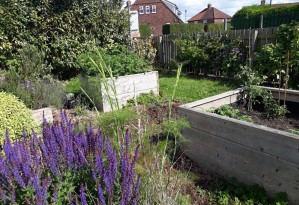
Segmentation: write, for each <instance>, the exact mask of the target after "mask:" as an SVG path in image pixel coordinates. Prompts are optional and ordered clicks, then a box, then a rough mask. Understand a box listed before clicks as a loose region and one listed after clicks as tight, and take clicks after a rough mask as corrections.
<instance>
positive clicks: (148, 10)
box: [145, 6, 151, 14]
mask: <svg viewBox="0 0 299 205" xmlns="http://www.w3.org/2000/svg"><path fill="white" fill-rule="evenodd" d="M150 10H151V9H150V6H145V13H146V14H149V13H150V12H151V11H150Z"/></svg>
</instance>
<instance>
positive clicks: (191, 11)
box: [132, 0, 299, 21]
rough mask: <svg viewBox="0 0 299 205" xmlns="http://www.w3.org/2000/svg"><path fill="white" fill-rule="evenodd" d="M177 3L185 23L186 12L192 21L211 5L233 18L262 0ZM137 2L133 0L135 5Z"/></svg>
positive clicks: (188, 0)
mask: <svg viewBox="0 0 299 205" xmlns="http://www.w3.org/2000/svg"><path fill="white" fill-rule="evenodd" d="M169 1H171V2H173V3H175V4H176V5H177V6H178V7H179V10H180V11H181V12H182V15H181V19H182V20H183V21H185V10H187V13H186V19H187V20H188V19H190V18H191V17H192V16H194V15H195V14H197V13H199V12H200V11H202V10H203V9H205V8H206V7H207V5H208V4H209V3H210V4H212V6H213V7H215V8H217V9H219V10H221V11H223V12H224V13H226V14H228V15H230V16H233V15H234V14H235V13H236V12H237V11H238V10H240V9H241V8H242V7H243V6H250V5H254V4H260V3H261V0H213V1H212V0H169ZM134 2H135V0H132V3H134ZM293 2H299V1H298V0H272V4H275V3H293ZM269 3H270V0H266V4H269Z"/></svg>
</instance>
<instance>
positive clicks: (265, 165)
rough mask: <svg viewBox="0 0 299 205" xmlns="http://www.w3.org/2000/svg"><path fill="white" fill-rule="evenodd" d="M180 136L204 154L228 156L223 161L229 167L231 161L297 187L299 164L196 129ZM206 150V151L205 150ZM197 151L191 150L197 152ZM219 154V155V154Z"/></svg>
mask: <svg viewBox="0 0 299 205" xmlns="http://www.w3.org/2000/svg"><path fill="white" fill-rule="evenodd" d="M182 134H183V135H184V136H186V138H187V139H188V140H190V142H187V143H192V144H193V143H195V144H200V145H201V146H203V147H204V148H203V149H205V151H206V152H213V153H214V154H215V153H217V154H218V155H221V154H225V155H229V158H228V161H223V162H224V163H226V164H227V165H230V163H232V162H233V161H238V163H240V164H242V165H243V164H244V165H246V166H250V167H253V168H254V169H257V170H261V171H262V172H263V173H265V174H269V175H271V176H275V177H277V178H281V179H284V180H286V181H288V182H290V183H294V184H295V185H296V186H298V187H299V164H295V163H292V162H289V161H286V160H283V159H280V158H277V157H274V156H272V155H269V154H267V153H264V152H262V151H260V150H256V149H252V148H250V147H247V146H243V145H240V144H238V143H235V142H232V141H229V140H226V139H223V138H220V137H218V136H215V135H212V134H209V133H205V132H202V131H201V130H197V129H193V128H191V129H185V130H183V132H182ZM206 149H207V150H206ZM197 150H198V149H194V150H191V151H192V152H197ZM220 153H221V154H220Z"/></svg>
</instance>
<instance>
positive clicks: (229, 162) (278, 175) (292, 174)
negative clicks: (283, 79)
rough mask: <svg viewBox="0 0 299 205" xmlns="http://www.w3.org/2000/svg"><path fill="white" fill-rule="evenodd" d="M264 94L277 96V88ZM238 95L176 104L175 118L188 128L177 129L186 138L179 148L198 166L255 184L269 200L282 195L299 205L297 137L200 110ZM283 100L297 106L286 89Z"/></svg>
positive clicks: (231, 100) (237, 92)
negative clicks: (181, 119)
mask: <svg viewBox="0 0 299 205" xmlns="http://www.w3.org/2000/svg"><path fill="white" fill-rule="evenodd" d="M265 89H268V88H265ZM269 90H271V92H272V93H273V96H274V97H276V96H278V95H277V93H278V89H272V88H271V89H269ZM241 93H242V89H238V90H234V91H229V92H226V93H224V94H221V95H217V96H213V97H209V98H206V99H203V100H199V101H196V102H193V103H189V104H185V105H182V106H180V107H179V108H178V113H179V115H180V116H182V117H185V118H187V119H188V120H189V121H190V124H191V128H189V129H185V130H183V134H184V136H185V137H186V138H187V140H188V141H187V142H186V143H184V144H182V148H183V150H184V151H185V152H186V154H187V155H188V156H189V157H190V158H191V159H192V160H194V161H195V162H196V163H197V164H198V165H199V166H201V167H202V168H205V169H207V170H210V171H212V172H214V173H218V174H220V175H222V176H224V177H225V178H231V177H235V178H237V179H238V180H239V181H241V182H244V183H246V184H249V185H250V184H258V185H260V186H262V187H264V188H265V189H266V191H267V192H268V194H269V195H270V196H273V195H274V194H276V193H278V192H286V193H287V194H288V199H289V202H290V204H294V205H295V204H296V205H297V204H299V135H295V134H291V133H288V132H284V131H279V130H276V129H272V128H268V127H265V126H261V125H256V124H253V123H248V122H243V121H240V120H236V119H232V118H229V117H224V116H220V115H217V114H213V113H209V112H206V111H205V110H204V109H209V108H212V107H213V108H216V107H219V106H221V105H224V104H230V103H234V102H236V101H237V100H238V99H240V97H241ZM287 100H288V101H293V102H298V101H299V92H298V91H293V90H287ZM298 108H299V107H298Z"/></svg>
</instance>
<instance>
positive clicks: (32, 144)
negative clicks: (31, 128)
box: [0, 113, 140, 205]
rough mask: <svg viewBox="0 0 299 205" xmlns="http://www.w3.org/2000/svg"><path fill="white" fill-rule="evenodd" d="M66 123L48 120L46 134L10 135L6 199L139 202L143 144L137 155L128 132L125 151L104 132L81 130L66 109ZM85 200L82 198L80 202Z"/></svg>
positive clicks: (1, 188) (2, 189)
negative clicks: (18, 137)
mask: <svg viewBox="0 0 299 205" xmlns="http://www.w3.org/2000/svg"><path fill="white" fill-rule="evenodd" d="M61 119H62V122H61V124H60V125H59V124H55V125H52V126H50V125H49V124H47V123H44V125H43V135H42V136H41V137H40V138H37V136H36V135H35V134H34V133H33V136H32V137H29V138H27V137H25V136H24V137H23V138H22V139H21V140H20V141H18V142H16V143H11V142H10V139H9V136H8V135H7V136H6V140H5V143H4V146H3V150H4V154H5V155H3V154H2V153H0V167H1V169H0V176H1V184H0V193H1V194H0V200H1V201H2V203H3V204H84V205H86V204H93V203H95V202H98V204H118V203H120V204H124V205H129V204H137V201H138V193H139V186H140V181H139V177H136V175H135V170H134V168H135V164H136V161H137V157H138V149H139V146H137V147H136V149H135V151H134V152H133V153H134V156H133V157H131V155H130V154H131V150H130V135H129V134H128V133H127V134H126V136H125V139H124V143H122V144H121V147H119V151H116V150H117V149H114V146H113V142H112V141H110V140H111V139H109V138H104V137H103V136H102V134H101V131H95V130H93V128H92V127H91V126H89V127H88V128H87V129H86V131H85V132H83V133H79V132H76V131H75V128H76V125H72V124H71V121H70V120H68V119H67V117H66V115H65V113H62V114H61ZM78 198H79V199H78ZM78 201H80V202H81V203H79V202H78Z"/></svg>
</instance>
